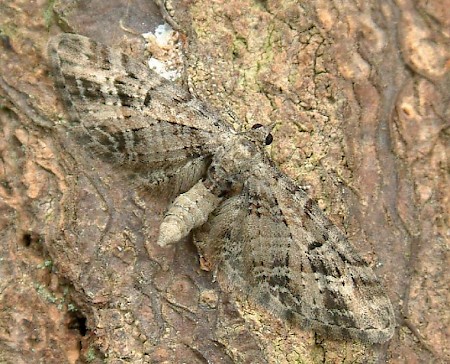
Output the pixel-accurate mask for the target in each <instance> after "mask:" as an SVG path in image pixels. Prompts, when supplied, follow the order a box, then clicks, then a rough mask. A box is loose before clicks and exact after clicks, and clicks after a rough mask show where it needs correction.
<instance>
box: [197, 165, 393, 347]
mask: <svg viewBox="0 0 450 364" xmlns="http://www.w3.org/2000/svg"><path fill="white" fill-rule="evenodd" d="M237 221H238V222H239V223H236V222H237ZM195 238H196V240H197V241H196V244H197V245H198V247H199V250H200V251H201V252H203V254H204V255H205V257H206V258H207V260H209V259H212V260H213V261H217V262H220V263H219V269H223V271H224V273H225V274H226V276H227V277H228V279H229V283H230V284H231V285H232V286H233V288H234V289H241V290H242V291H243V293H244V294H246V295H248V297H249V298H250V299H254V300H256V301H258V302H259V303H260V304H262V305H263V306H265V307H266V308H268V309H269V310H270V311H272V312H274V313H275V314H277V315H278V316H280V317H282V318H286V319H288V320H290V321H293V322H296V323H298V324H299V325H300V326H301V327H302V328H311V329H313V330H315V331H317V332H320V333H322V334H325V335H327V336H332V337H335V338H353V339H360V340H362V341H366V342H373V343H376V342H384V341H386V340H387V339H389V338H390V337H391V336H392V334H393V330H394V326H395V325H394V322H393V318H394V315H393V309H392V306H391V303H390V301H389V299H388V298H387V296H386V295H385V294H384V292H383V290H382V287H381V285H380V282H379V280H378V279H377V278H376V276H375V274H374V273H373V271H372V269H370V268H369V267H368V266H367V264H366V263H365V262H364V260H363V259H362V258H361V257H360V256H359V255H358V254H357V253H356V251H355V250H354V249H353V247H352V246H351V245H350V244H349V243H348V241H347V239H346V238H345V236H344V235H343V234H342V233H341V231H339V229H338V228H336V227H335V226H334V225H333V224H332V223H331V222H330V221H329V220H328V219H327V218H326V217H325V215H324V214H323V212H322V211H321V210H320V209H319V207H318V206H317V204H316V203H315V202H313V201H312V200H311V199H310V198H309V197H308V196H307V194H306V193H305V192H304V191H303V190H302V189H300V188H299V187H298V186H296V185H295V183H294V182H293V181H292V180H291V179H289V178H288V177H287V176H285V175H283V174H281V173H280V172H278V171H277V170H275V169H274V168H273V167H271V166H269V165H259V166H257V167H255V173H254V175H253V176H252V177H250V178H249V179H248V180H247V182H246V183H245V186H244V189H243V191H242V193H241V194H240V195H238V196H235V197H233V198H231V199H229V200H227V201H225V202H224V203H223V204H222V205H221V206H220V207H219V208H218V209H217V210H216V211H215V212H214V213H213V215H212V216H210V219H209V221H208V223H207V224H205V225H204V226H203V227H202V228H200V229H198V230H197V231H196V233H195Z"/></svg>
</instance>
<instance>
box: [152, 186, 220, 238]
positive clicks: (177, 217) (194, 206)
mask: <svg viewBox="0 0 450 364" xmlns="http://www.w3.org/2000/svg"><path fill="white" fill-rule="evenodd" d="M221 201H222V198H220V197H217V196H216V195H214V194H213V193H211V191H209V190H208V189H207V188H206V187H205V185H204V184H203V181H201V180H200V181H199V182H197V184H196V185H194V187H192V188H191V189H190V190H188V191H187V192H185V193H183V194H181V195H179V196H178V197H177V198H176V199H175V201H174V202H173V203H172V205H171V207H170V208H169V210H168V211H167V213H166V216H165V217H164V220H163V222H162V223H161V225H160V227H159V237H158V241H157V243H158V245H159V246H167V245H169V244H173V243H176V242H178V241H179V240H181V239H183V238H184V237H186V236H188V234H189V232H190V231H191V230H192V229H194V228H196V227H198V226H201V225H203V224H204V223H205V222H206V221H207V220H208V217H209V214H210V213H211V212H212V211H213V210H215V209H216V207H217V206H219V204H220V202H221Z"/></svg>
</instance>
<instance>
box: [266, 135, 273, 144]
mask: <svg viewBox="0 0 450 364" xmlns="http://www.w3.org/2000/svg"><path fill="white" fill-rule="evenodd" d="M272 142H273V135H272V134H269V135H267V136H266V141H265V143H266V145H270V144H272Z"/></svg>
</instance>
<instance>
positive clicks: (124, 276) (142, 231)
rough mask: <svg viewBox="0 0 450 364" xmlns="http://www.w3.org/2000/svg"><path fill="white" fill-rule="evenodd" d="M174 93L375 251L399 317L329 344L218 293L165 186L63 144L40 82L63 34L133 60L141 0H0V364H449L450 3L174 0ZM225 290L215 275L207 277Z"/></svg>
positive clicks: (151, 13) (142, 22) (51, 98)
mask: <svg viewBox="0 0 450 364" xmlns="http://www.w3.org/2000/svg"><path fill="white" fill-rule="evenodd" d="M171 5H172V7H173V9H174V14H173V15H174V17H175V20H176V21H177V23H178V24H179V25H180V27H181V29H183V31H184V32H185V35H184V36H182V39H183V40H184V52H185V56H186V59H185V64H186V69H187V75H188V80H189V87H190V88H191V90H192V92H194V93H195V94H196V95H197V96H198V97H199V98H201V99H202V100H204V101H206V102H209V103H212V104H213V105H215V106H216V107H217V108H218V109H219V110H221V111H222V112H223V113H224V114H225V115H228V114H229V113H228V111H229V109H232V110H233V111H234V112H235V113H236V114H237V116H238V117H239V119H240V120H243V121H244V123H245V124H246V125H242V127H248V126H249V125H252V124H254V123H256V122H260V123H263V124H266V123H269V122H270V121H278V122H279V125H278V126H277V129H276V130H275V132H274V137H275V141H274V144H273V147H272V151H271V154H272V157H273V159H274V160H275V161H276V162H277V163H278V164H279V165H280V167H281V168H282V169H283V170H284V171H285V172H286V173H288V174H289V175H290V176H291V177H293V178H295V179H297V180H298V181H299V182H300V183H302V185H304V186H308V187H310V191H311V195H313V196H315V197H316V198H317V199H318V200H319V203H320V205H321V207H322V208H323V209H324V210H325V211H326V213H327V215H328V216H330V217H331V218H332V220H333V221H334V222H335V223H336V224H337V225H338V226H340V227H341V228H342V229H344V231H346V233H347V235H348V237H349V239H350V241H351V242H352V243H353V244H354V245H355V247H356V248H357V249H358V250H359V251H360V252H361V253H362V255H363V256H364V257H365V258H366V259H367V260H368V261H369V262H371V263H372V265H373V267H374V270H375V271H376V273H377V274H378V275H379V277H380V278H381V279H382V281H383V282H384V284H385V286H386V289H387V291H388V294H389V296H390V298H391V300H392V302H393V304H394V307H395V309H396V313H397V318H398V328H397V331H396V334H395V336H394V338H393V339H392V340H391V341H390V342H389V343H387V344H386V345H383V346H364V345H362V344H360V343H351V342H339V341H331V340H324V339H321V338H319V337H318V336H316V335H314V333H312V332H309V331H301V329H300V328H298V327H290V326H289V325H286V323H284V322H281V321H279V320H277V319H276V318H274V317H272V316H271V315H270V314H268V313H267V312H264V311H263V310H262V309H261V308H260V307H255V306H252V305H249V304H248V303H247V302H241V301H239V297H236V295H235V294H230V293H229V292H225V291H222V290H221V288H220V285H219V284H218V283H217V282H215V281H214V276H213V273H212V272H208V271H205V270H202V269H201V268H204V269H205V268H207V267H205V266H202V263H205V262H199V258H198V255H197V252H196V250H195V249H194V247H193V245H192V243H191V242H190V241H189V239H187V240H186V241H184V242H182V243H180V244H178V245H177V246H175V247H173V248H169V249H162V248H159V247H157V245H156V237H157V232H158V226H159V224H160V222H161V219H162V215H163V213H164V211H165V209H166V207H167V202H168V198H165V197H164V196H154V195H152V194H150V193H149V192H147V191H143V190H137V191H135V190H133V188H130V186H131V185H132V183H131V182H130V181H127V180H126V179H124V178H123V176H122V175H121V174H120V173H117V171H115V170H114V169H113V168H112V167H111V166H109V165H106V164H105V163H103V162H101V161H98V160H93V159H92V158H90V157H89V156H88V155H87V154H86V153H85V152H84V151H83V150H82V148H80V146H77V145H74V143H73V141H71V140H70V138H68V137H67V136H66V134H65V132H64V129H63V128H62V127H60V126H58V124H59V123H58V120H59V119H60V118H64V117H65V116H64V111H63V108H62V107H61V104H60V102H59V101H58V98H57V95H56V93H55V89H54V87H53V81H52V79H51V77H50V76H49V74H48V71H49V68H48V63H47V61H46V56H45V51H46V44H47V41H48V39H49V38H50V36H51V35H55V34H57V33H59V32H61V29H63V30H64V31H73V32H76V33H80V34H84V35H87V36H90V37H92V38H94V39H96V40H98V41H102V42H104V43H107V44H109V45H111V46H115V47H122V48H123V49H124V50H126V51H127V52H128V53H130V52H132V53H133V54H134V55H135V56H136V57H142V56H143V52H142V47H141V45H142V43H141V42H140V40H139V37H137V36H135V35H133V34H131V33H130V30H133V31H135V32H137V33H139V32H146V31H152V30H153V29H154V26H155V25H157V24H158V23H159V22H160V21H161V19H160V18H159V17H158V10H157V8H156V7H153V4H151V3H150V4H148V3H147V2H145V1H136V2H120V1H112V2H111V1H108V2H104V1H77V2H69V1H57V2H55V3H53V2H50V3H47V2H42V1H38V2H21V1H15V0H12V1H7V2H6V1H5V2H3V3H1V4H0V40H1V44H0V47H1V52H0V76H1V79H0V80H1V83H0V86H1V87H0V97H1V99H0V100H1V106H2V107H1V108H0V125H1V127H0V134H1V136H0V156H1V158H0V209H1V214H0V224H1V225H0V229H1V234H0V239H1V244H0V249H1V251H0V362H1V363H3V362H4V363H31V362H46V363H76V362H78V363H82V362H90V363H97V362H98V363H100V362H109V363H140V362H142V363H164V362H167V363H169V362H170V363H181V362H186V363H205V362H211V363H266V362H267V363H296V362H306V363H319V362H321V363H323V362H325V363H343V362H361V363H366V362H385V361H386V362H389V363H411V362H423V363H424V362H437V361H449V360H450V353H449V351H448V350H449V349H448V344H447V345H446V344H445V343H446V342H447V343H448V340H449V327H450V322H449V321H450V320H449V316H448V310H449V307H448V306H449V304H448V302H449V301H450V299H449V298H450V297H449V293H448V280H449V275H448V273H447V271H448V270H447V269H446V268H447V267H448V266H449V263H450V261H449V255H448V231H449V220H448V216H449V211H448V206H449V205H450V203H449V191H450V189H449V163H448V149H449V147H448V146H449V145H450V143H449V120H450V109H449V96H450V77H449V65H450V54H449V49H450V46H449V45H450V44H449V43H450V40H449V25H450V24H449V20H448V16H446V15H445V13H446V12H447V14H448V10H447V9H448V8H449V7H450V3H449V2H448V1H437V0H435V1H428V2H423V1H418V2H415V3H413V2H401V1H397V2H395V3H394V2H382V1H380V2H375V1H370V2H365V3H364V4H362V3H357V2H352V1H348V2H337V1H321V0H319V1H310V2H300V3H299V2H298V1H284V0H283V1H281V0H278V1H276V0H275V1H256V0H255V1H226V2H222V1H200V0H197V1H195V2H192V1H184V0H179V1H176V2H175V1H174V2H173V3H172V4H171ZM217 278H218V282H219V283H220V282H221V277H217Z"/></svg>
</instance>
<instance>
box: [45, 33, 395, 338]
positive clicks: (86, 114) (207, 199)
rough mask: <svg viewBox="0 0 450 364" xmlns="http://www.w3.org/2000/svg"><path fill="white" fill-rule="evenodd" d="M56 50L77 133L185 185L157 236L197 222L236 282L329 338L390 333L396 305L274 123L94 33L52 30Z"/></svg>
mask: <svg viewBox="0 0 450 364" xmlns="http://www.w3.org/2000/svg"><path fill="white" fill-rule="evenodd" d="M49 57H50V60H51V63H52V66H53V69H54V74H55V80H56V85H57V87H58V88H59V90H60V92H61V95H62V98H63V100H64V103H65V106H66V108H67V111H68V114H69V117H70V123H71V127H70V130H71V132H72V133H73V135H75V137H76V138H77V139H78V140H79V142H80V143H81V144H83V145H86V146H87V147H88V148H89V149H90V150H91V151H93V152H94V154H95V155H96V156H98V157H100V158H102V159H104V160H107V161H109V162H111V163H113V164H114V165H117V166H120V168H122V169H124V168H125V169H127V168H128V169H130V170H133V171H134V172H135V175H136V176H138V177H139V178H142V180H145V181H146V184H147V185H148V186H149V187H150V188H163V187H164V186H166V190H170V191H171V193H175V194H176V195H177V196H178V197H177V198H176V199H175V200H174V201H173V203H172V204H171V206H170V207H169V209H168V211H167V213H166V215H165V218H164V220H163V222H162V224H161V226H160V232H159V238H158V244H159V245H161V246H167V245H169V244H173V243H176V242H177V241H179V240H180V239H182V238H183V237H186V236H187V235H188V234H189V233H190V231H191V230H193V231H194V239H195V242H196V244H197V247H198V248H199V250H200V252H201V253H202V254H206V255H207V256H208V258H209V259H211V260H212V261H213V262H215V263H216V265H217V267H218V269H219V270H222V272H223V273H224V274H225V276H226V277H227V279H228V281H229V284H230V285H231V286H232V287H234V288H235V289H236V291H239V292H242V293H244V294H245V295H247V296H248V297H249V298H250V299H253V300H255V301H257V302H258V303H260V304H261V305H263V306H264V307H266V308H267V309H268V310H269V311H271V312H273V313H275V314H277V315H278V316H279V317H281V318H284V319H286V320H289V321H291V322H294V323H296V324H298V325H300V326H301V327H302V328H310V329H312V330H315V331H317V332H319V333H322V334H325V335H328V336H331V337H333V338H347V339H349V338H350V339H359V340H362V341H365V342H370V343H381V342H384V341H386V340H388V339H389V338H391V337H392V335H393V332H394V326H395V321H394V313H393V309H392V305H391V303H390V301H389V299H388V297H387V296H386V294H385V293H384V291H383V288H382V286H381V284H380V281H379V280H378V279H377V277H376V276H375V274H374V273H373V271H372V269H370V268H369V267H368V265H367V264H366V263H365V262H364V260H363V259H362V258H361V257H360V256H359V255H358V253H357V252H356V251H355V249H354V248H353V247H352V246H351V245H350V244H349V243H348V241H347V239H346V237H345V236H344V235H343V233H342V232H341V231H340V230H339V229H338V228H337V227H336V226H334V225H333V224H332V223H331V222H330V220H328V219H327V218H326V217H325V216H324V214H323V212H322V211H321V210H320V209H319V208H318V206H317V204H316V203H315V202H313V200H311V199H310V198H309V197H308V195H307V194H306V193H305V191H303V190H302V189H301V188H300V187H299V186H298V185H297V184H296V183H295V182H294V181H293V180H291V179H290V178H289V177H287V176H286V175H284V174H283V173H281V172H280V171H279V170H278V169H277V168H276V167H275V166H274V164H273V162H272V161H271V160H270V159H269V157H268V155H267V153H266V152H265V150H264V149H265V146H266V145H268V144H270V143H271V142H272V135H271V129H272V126H263V125H260V124H256V125H254V126H253V127H252V128H251V129H250V130H248V131H246V132H237V131H235V130H234V129H233V128H232V127H231V126H230V125H228V124H227V123H226V122H224V121H222V120H221V119H220V117H219V116H218V115H217V113H214V112H213V111H211V110H210V109H208V107H206V106H205V104H203V103H202V102H200V101H199V100H198V99H196V98H194V97H193V96H192V95H190V94H189V93H188V92H187V91H185V90H183V89H181V88H180V87H179V86H177V85H175V84H173V83H171V82H169V81H167V80H165V79H163V78H162V77H160V76H158V75H157V74H155V73H154V72H152V71H151V70H150V69H148V67H146V66H145V65H144V64H141V63H139V62H136V61H135V60H133V59H130V58H129V57H128V56H126V55H124V54H122V53H120V52H118V51H115V50H113V49H110V48H108V47H106V46H104V45H101V44H98V43H96V42H94V41H93V40H91V39H89V38H86V37H82V36H79V35H73V34H62V35H60V36H58V37H55V38H53V39H52V40H51V41H50V43H49ZM138 177H137V178H138Z"/></svg>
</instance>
